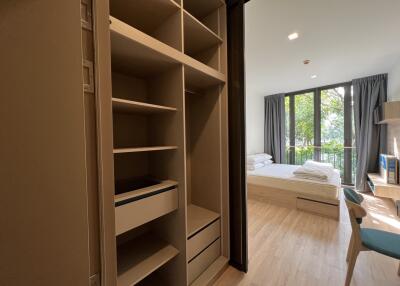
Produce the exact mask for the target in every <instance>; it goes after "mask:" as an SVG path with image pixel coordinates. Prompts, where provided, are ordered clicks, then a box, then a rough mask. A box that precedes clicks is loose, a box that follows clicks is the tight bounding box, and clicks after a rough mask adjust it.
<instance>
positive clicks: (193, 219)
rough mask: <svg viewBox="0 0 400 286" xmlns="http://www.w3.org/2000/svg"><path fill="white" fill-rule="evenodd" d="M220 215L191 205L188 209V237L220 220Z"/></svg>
mask: <svg viewBox="0 0 400 286" xmlns="http://www.w3.org/2000/svg"><path fill="white" fill-rule="evenodd" d="M219 217H220V215H219V214H218V213H216V212H213V211H210V210H208V209H205V208H202V207H199V206H196V205H193V204H190V205H188V207H187V232H188V233H187V237H190V236H191V235H193V234H194V233H196V232H197V231H199V230H200V229H202V228H203V227H205V226H206V225H208V224H210V223H211V222H213V221H214V220H216V219H218V218H219Z"/></svg>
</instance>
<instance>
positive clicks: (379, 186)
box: [368, 173, 400, 200]
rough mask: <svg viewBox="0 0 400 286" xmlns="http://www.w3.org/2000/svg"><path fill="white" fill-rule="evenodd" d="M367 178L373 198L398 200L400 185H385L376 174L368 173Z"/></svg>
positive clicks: (399, 198) (399, 197)
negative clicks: (371, 185) (372, 188)
mask: <svg viewBox="0 0 400 286" xmlns="http://www.w3.org/2000/svg"><path fill="white" fill-rule="evenodd" d="M368 178H369V179H370V181H371V182H372V184H373V187H374V190H372V192H373V193H374V195H375V196H377V197H384V198H391V199H393V200H400V185H395V184H388V183H386V182H385V180H384V179H383V178H382V177H381V175H380V174H378V173H369V174H368Z"/></svg>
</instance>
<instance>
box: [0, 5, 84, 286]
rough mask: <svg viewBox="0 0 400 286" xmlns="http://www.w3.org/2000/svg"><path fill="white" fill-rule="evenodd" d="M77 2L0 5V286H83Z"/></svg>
mask: <svg viewBox="0 0 400 286" xmlns="http://www.w3.org/2000/svg"><path fill="white" fill-rule="evenodd" d="M80 31H81V27H80V1H78V0H75V1H53V0H41V1H12V0H6V1H4V0H3V1H1V2H0V39H1V46H0V51H1V56H0V62H1V64H0V82H1V84H0V98H1V103H0V122H1V128H0V144H1V145H0V147H1V148H0V162H1V165H0V181H1V185H0V186H1V199H0V226H1V230H0V256H1V259H0V285H13V286H19V285H31V286H32V285H40V286H46V285H49V286H50V285H51V286H53V285H58V286H63V285H65V286H67V285H68V286H71V285H74V286H80V285H88V277H89V258H88V252H89V250H88V214H87V192H86V178H85V174H86V162H85V137H84V136H85V129H84V128H85V126H84V97H83V90H82V51H81V48H82V47H81V33H80Z"/></svg>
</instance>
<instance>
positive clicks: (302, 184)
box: [247, 164, 341, 219]
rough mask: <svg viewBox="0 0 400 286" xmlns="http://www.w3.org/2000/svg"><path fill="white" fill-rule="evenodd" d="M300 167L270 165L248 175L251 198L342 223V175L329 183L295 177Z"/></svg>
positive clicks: (337, 173)
mask: <svg viewBox="0 0 400 286" xmlns="http://www.w3.org/2000/svg"><path fill="white" fill-rule="evenodd" d="M299 167H300V166H296V165H286V164H270V165H266V166H264V167H262V168H259V169H256V170H254V171H247V189H248V195H249V197H250V198H255V199H257V198H262V199H266V200H267V201H269V202H271V203H275V204H279V205H283V206H285V207H290V208H296V209H299V210H303V211H308V212H312V213H315V214H318V215H322V216H327V217H331V218H334V219H339V209H340V200H339V194H340V190H341V180H340V173H339V171H338V170H335V172H334V174H333V175H332V176H331V178H330V179H329V180H328V181H327V182H320V181H314V180H307V179H299V178H296V177H294V175H293V172H294V171H295V170H297V169H298V168H299Z"/></svg>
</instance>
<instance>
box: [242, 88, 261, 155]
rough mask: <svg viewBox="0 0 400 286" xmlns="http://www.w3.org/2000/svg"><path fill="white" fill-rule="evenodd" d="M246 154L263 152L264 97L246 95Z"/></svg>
mask: <svg viewBox="0 0 400 286" xmlns="http://www.w3.org/2000/svg"><path fill="white" fill-rule="evenodd" d="M246 145H247V146H246V147H247V154H254V153H262V152H264V97H262V96H254V95H251V94H247V95H246Z"/></svg>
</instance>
